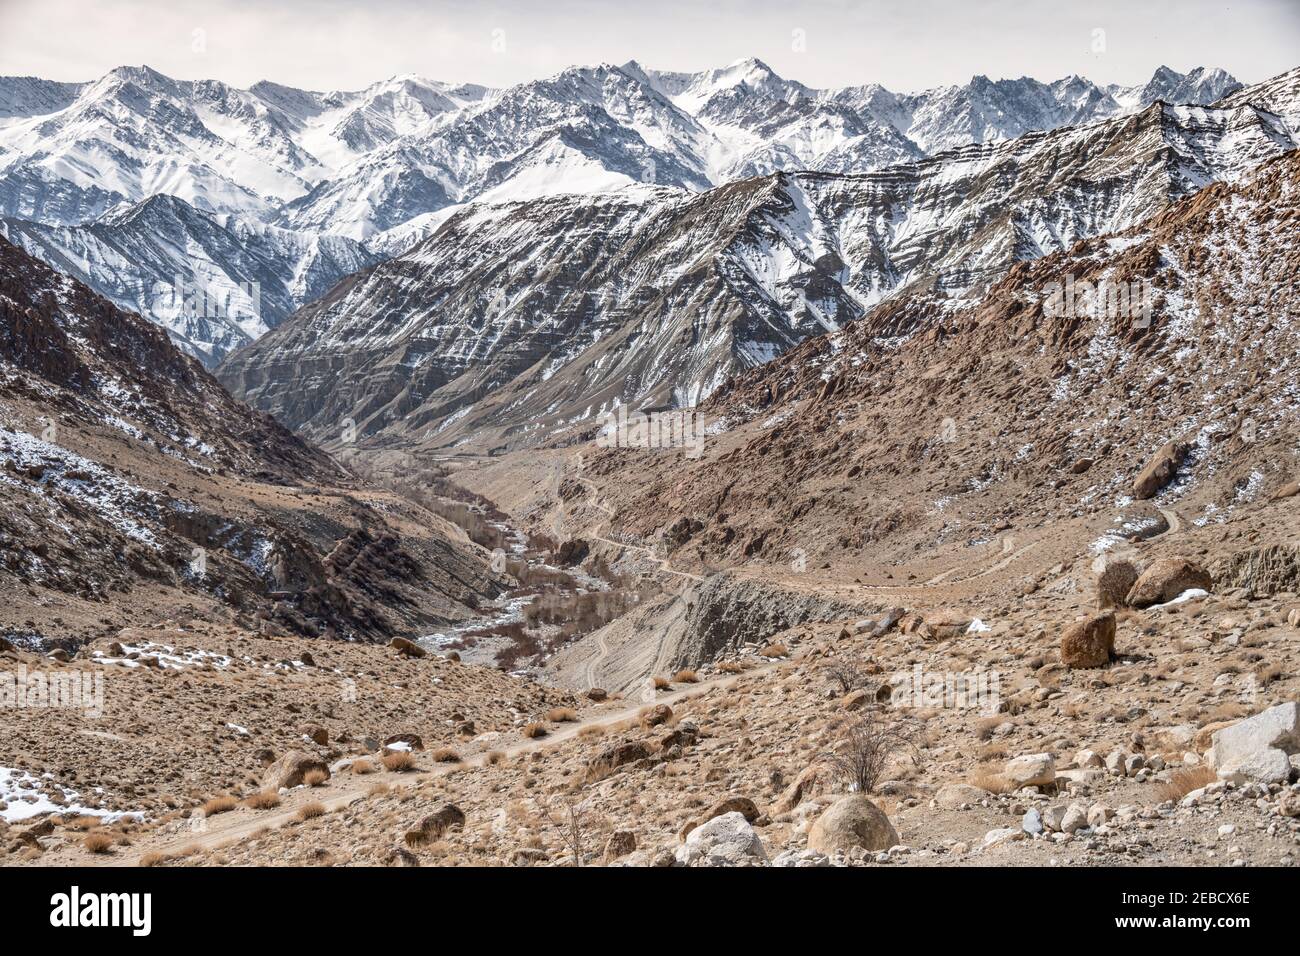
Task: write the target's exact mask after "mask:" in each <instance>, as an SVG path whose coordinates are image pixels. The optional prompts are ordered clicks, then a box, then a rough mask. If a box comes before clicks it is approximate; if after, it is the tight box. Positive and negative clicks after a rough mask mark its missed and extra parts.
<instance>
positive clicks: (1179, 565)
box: [1127, 558, 1214, 607]
mask: <svg viewBox="0 0 1300 956" xmlns="http://www.w3.org/2000/svg"><path fill="white" fill-rule="evenodd" d="M1191 588H1200V589H1201V590H1204V591H1211V590H1213V589H1214V581H1213V579H1211V577H1210V572H1208V571H1206V570H1205V569H1204V568H1203V567H1201V566H1200V565H1199V564H1197V563H1196V562H1195V561H1193V560H1192V559H1191V558H1161V559H1159V560H1158V561H1155V562H1154V563H1152V565H1151V567H1149V568H1147V569H1146V570H1145V571H1143V572H1142V575H1141V577H1139V578H1138V579H1137V581H1135V582H1134V584H1133V587H1132V589H1131V590H1130V591H1129V592H1128V599H1127V600H1128V603H1129V604H1131V605H1132V606H1133V607H1150V606H1151V605H1152V604H1163V603H1165V602H1166V601H1172V600H1173V599H1174V598H1176V597H1178V595H1180V594H1182V593H1183V592H1184V591H1187V590H1189V589H1191Z"/></svg>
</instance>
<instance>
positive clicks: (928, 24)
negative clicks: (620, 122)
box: [0, 0, 1300, 91]
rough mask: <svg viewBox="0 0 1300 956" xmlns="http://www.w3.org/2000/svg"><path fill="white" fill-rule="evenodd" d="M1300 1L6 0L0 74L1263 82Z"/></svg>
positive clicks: (826, 82)
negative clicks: (1191, 73)
mask: <svg viewBox="0 0 1300 956" xmlns="http://www.w3.org/2000/svg"><path fill="white" fill-rule="evenodd" d="M1297 50H1300V0H1235V2H1213V0H1177V2H1175V0H1123V2H1121V0H1088V2H1064V0H1042V2H1033V3H1030V2H1013V0H994V2H978V0H803V2H799V0H784V2H782V0H712V2H708V3H703V2H699V0H636V2H626V0H625V2H622V3H615V2H606V0H499V2H495V3H494V2H491V0H486V2H485V0H476V2H471V0H369V2H364V3H361V2H351V3H345V2H341V0H279V2H271V0H169V2H157V0H154V2H149V0H105V2H94V0H0V75H37V76H42V77H46V78H50V79H60V80H86V79H93V78H95V77H98V76H101V75H102V74H103V73H105V72H106V71H107V70H109V69H110V68H112V67H114V66H118V65H121V64H124V63H127V64H134V65H138V64H142V63H144V64H148V65H149V66H152V67H154V68H155V69H158V70H161V71H162V72H163V73H166V74H168V75H170V76H174V77H177V78H182V79H200V78H215V79H219V80H224V81H226V82H227V83H232V84H234V85H236V86H248V85H251V84H252V83H254V82H256V81H257V80H260V79H272V80H276V81H278V82H281V83H286V84H289V85H293V86H300V87H307V88H311V89H356V88H360V87H363V86H366V85H368V84H369V83H371V82H374V81H375V80H379V79H383V78H386V77H389V76H392V75H394V74H397V73H418V74H421V75H422V76H426V77H430V78H432V79H439V80H449V81H455V82H478V83H484V84H487V85H489V86H503V85H508V84H512V83H518V82H521V81H523V80H529V79H534V78H537V77H541V76H547V75H550V74H552V73H555V72H557V71H559V70H561V69H563V68H564V67H566V66H572V65H580V64H592V63H601V62H612V63H623V62H625V61H627V60H629V59H635V60H638V61H640V62H641V63H643V64H645V65H646V66H651V67H655V68H657V69H670V70H700V69H705V68H709V67H715V66H722V65H725V64H727V63H729V62H731V61H733V60H736V59H739V58H741V57H744V56H757V57H759V58H760V59H762V60H764V61H765V62H767V63H768V64H769V65H770V66H771V67H772V68H773V69H775V70H776V71H777V72H778V73H780V74H782V75H783V76H786V77H789V78H791V79H797V80H801V81H803V82H804V83H806V84H808V85H810V86H815V87H829V86H846V85H851V84H859V83H870V82H875V83H882V84H884V85H885V86H887V87H890V88H892V89H895V90H901V91H909V90H918V89H923V88H926V87H931V86H936V85H939V84H944V83H961V82H965V81H967V80H969V79H970V77H971V76H972V75H974V74H977V73H982V74H985V75H987V76H990V77H993V78H994V79H997V78H1000V77H1016V76H1022V75H1029V76H1034V77H1037V78H1039V79H1043V80H1051V79H1056V78H1057V77H1060V76H1064V75H1067V74H1070V73H1079V74H1082V75H1084V76H1087V77H1090V78H1091V79H1093V80H1096V81H1098V82H1102V83H1110V82H1116V83H1125V84H1133V83H1138V82H1142V81H1144V80H1146V79H1147V78H1149V77H1150V75H1151V72H1152V70H1153V69H1154V68H1155V67H1156V66H1159V65H1160V64H1167V65H1168V66H1171V67H1173V68H1175V69H1177V70H1181V71H1186V70H1188V69H1190V68H1191V67H1193V66H1200V65H1207V66H1221V67H1223V68H1224V69H1226V70H1228V71H1229V72H1230V73H1233V74H1234V75H1236V76H1237V77H1238V78H1239V79H1241V80H1243V81H1245V82H1255V81H1258V80H1262V79H1265V78H1267V77H1269V76H1272V75H1274V74H1277V73H1280V72H1282V71H1283V70H1287V69H1289V68H1291V67H1294V66H1297V65H1300V54H1297Z"/></svg>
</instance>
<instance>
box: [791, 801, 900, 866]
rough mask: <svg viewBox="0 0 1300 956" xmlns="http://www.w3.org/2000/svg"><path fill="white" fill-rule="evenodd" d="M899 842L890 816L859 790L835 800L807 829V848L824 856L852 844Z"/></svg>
mask: <svg viewBox="0 0 1300 956" xmlns="http://www.w3.org/2000/svg"><path fill="white" fill-rule="evenodd" d="M899 842H900V841H899V839H898V833H897V832H896V831H895V830H894V827H893V825H892V824H891V823H890V822H889V817H887V816H885V813H884V811H883V810H881V809H880V808H879V807H878V806H876V805H875V804H874V803H872V802H871V801H870V800H868V799H867V798H866V797H864V796H863V795H862V794H860V793H852V794H849V795H848V796H847V797H841V798H840V799H838V800H836V801H835V802H834V803H832V804H831V805H830V806H829V807H828V808H827V809H826V812H825V813H823V814H822V815H821V816H820V817H818V818H817V821H816V822H815V823H814V824H813V825H812V828H811V829H809V831H808V849H810V850H816V851H817V852H819V853H825V854H826V855H827V856H830V855H831V854H833V853H835V851H836V850H840V851H842V852H845V853H847V852H848V851H850V850H852V849H853V848H854V847H862V848H863V849H864V850H888V849H889V848H890V847H891V846H896V845H897V844H898V843H899Z"/></svg>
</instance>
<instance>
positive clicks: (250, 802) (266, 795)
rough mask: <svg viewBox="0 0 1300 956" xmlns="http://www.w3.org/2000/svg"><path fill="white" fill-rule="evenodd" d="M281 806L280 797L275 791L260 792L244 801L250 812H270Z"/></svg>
mask: <svg viewBox="0 0 1300 956" xmlns="http://www.w3.org/2000/svg"><path fill="white" fill-rule="evenodd" d="M279 805H280V795H279V794H278V793H276V792H275V791H274V790H260V791H258V792H257V793H255V794H253V795H252V796H250V797H247V798H245V800H244V806H246V807H248V809H250V810H270V809H271V808H272V807H278V806H279Z"/></svg>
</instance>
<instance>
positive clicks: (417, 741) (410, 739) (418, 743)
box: [384, 734, 424, 750]
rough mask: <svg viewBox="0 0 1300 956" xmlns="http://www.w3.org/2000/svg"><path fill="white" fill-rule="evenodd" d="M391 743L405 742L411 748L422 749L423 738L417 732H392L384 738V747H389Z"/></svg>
mask: <svg viewBox="0 0 1300 956" xmlns="http://www.w3.org/2000/svg"><path fill="white" fill-rule="evenodd" d="M393 744H406V745H407V746H408V747H410V749H411V750H423V749H424V740H423V738H421V737H420V735H419V734H393V735H392V736H391V737H385V738H384V746H385V747H391V746H392V745H393Z"/></svg>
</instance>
